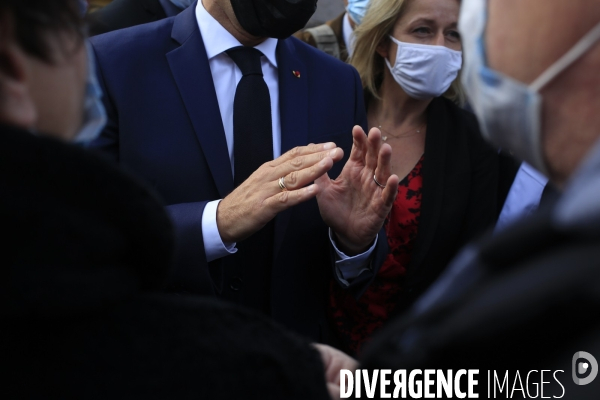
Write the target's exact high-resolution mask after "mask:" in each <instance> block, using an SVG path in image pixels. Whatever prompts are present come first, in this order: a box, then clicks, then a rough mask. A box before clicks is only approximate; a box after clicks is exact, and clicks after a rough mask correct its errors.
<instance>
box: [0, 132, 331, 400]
mask: <svg viewBox="0 0 600 400" xmlns="http://www.w3.org/2000/svg"><path fill="white" fill-rule="evenodd" d="M0 226H1V227H2V229H3V231H4V233H5V234H4V235H3V240H2V241H1V242H0V254H1V257H2V262H1V263H0V265H1V269H0V270H1V271H2V279H1V280H0V316H1V318H2V339H3V340H2V341H0V353H1V354H2V357H1V361H0V363H1V365H2V366H3V367H2V370H3V371H5V372H4V373H3V379H2V394H3V397H5V398H10V399H21V398H22V399H38V398H44V399H54V398H56V399H59V398H60V399H70V398H72V399H134V398H143V399H174V398H177V399H188V398H189V399H198V398H206V399H211V400H213V399H241V398H252V399H253V398H256V399H273V400H278V399H298V400H300V399H323V400H325V399H328V398H329V397H328V394H327V390H326V385H325V381H324V371H323V366H322V364H321V361H320V358H319V355H318V353H317V352H316V351H315V350H314V349H312V348H311V346H309V344H308V343H307V342H305V341H304V340H303V339H300V338H299V337H296V336H293V335H290V334H288V333H287V332H285V331H284V330H283V329H281V328H280V327H279V326H277V325H275V324H274V323H273V322H271V321H269V320H266V319H265V318H263V317H261V316H259V315H257V314H255V313H253V312H250V311H247V310H244V309H241V308H238V307H235V306H233V305H227V304H222V303H220V302H218V301H217V300H208V299H202V298H200V297H189V296H182V295H166V294H159V293H158V291H159V290H160V288H161V287H162V285H163V282H164V278H165V276H166V274H167V272H168V270H169V261H170V259H171V257H172V254H173V244H172V243H173V228H172V226H171V222H170V221H169V219H168V218H167V215H166V213H165V211H164V208H163V207H162V206H161V204H160V201H159V200H158V199H157V198H156V197H155V196H154V195H153V194H152V193H151V192H150V191H149V190H147V189H145V188H144V187H143V186H141V185H140V184H139V183H138V182H137V181H136V180H135V179H134V178H132V177H130V176H128V175H126V174H124V173H123V172H122V171H121V170H120V169H118V168H117V167H116V166H113V164H112V163H108V162H106V161H105V160H103V159H102V158H100V157H97V156H94V155H92V154H90V153H88V152H87V151H85V150H83V149H81V148H78V147H75V146H73V145H69V144H65V143H62V142H60V141H57V140H53V139H48V138H43V137H36V136H33V135H32V134H30V133H29V132H26V131H23V130H20V129H15V128H11V127H6V126H2V125H0Z"/></svg>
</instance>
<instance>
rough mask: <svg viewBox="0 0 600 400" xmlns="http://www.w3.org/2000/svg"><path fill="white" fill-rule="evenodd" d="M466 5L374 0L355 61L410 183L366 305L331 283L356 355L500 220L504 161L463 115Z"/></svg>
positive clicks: (401, 194)
mask: <svg viewBox="0 0 600 400" xmlns="http://www.w3.org/2000/svg"><path fill="white" fill-rule="evenodd" d="M459 6H460V2H459V1H458V0H405V1H403V0H397V1H389V0H371V3H370V6H369V8H368V11H367V13H366V15H365V17H364V19H363V20H362V23H361V25H360V26H359V27H358V28H357V30H356V32H355V33H356V47H355V52H354V55H353V57H352V60H351V64H352V65H353V66H355V67H356V68H357V71H358V73H359V74H360V76H361V79H362V83H363V87H364V91H365V104H366V107H367V118H368V123H369V126H370V127H371V128H378V129H380V130H381V132H382V138H383V140H384V141H385V143H387V144H389V145H390V146H391V147H392V160H391V169H392V172H393V173H394V174H395V175H397V176H398V177H399V178H400V179H401V182H400V185H399V188H398V195H397V196H396V200H395V202H394V205H393V207H392V210H391V213H390V214H389V216H388V218H387V220H386V224H385V229H386V234H387V238H388V245H389V252H388V255H387V258H386V260H385V262H384V264H383V266H382V267H381V269H380V270H379V272H378V274H377V276H376V277H375V279H374V281H373V283H371V285H370V286H369V288H368V289H367V290H366V291H365V293H364V294H363V295H362V296H361V297H360V298H358V299H357V298H355V297H354V296H352V294H351V293H349V292H348V291H346V290H344V288H343V287H341V286H339V285H333V284H332V285H331V294H330V307H331V312H332V314H333V319H334V322H335V324H336V328H337V333H338V334H339V335H340V337H341V338H342V339H343V341H344V343H345V344H346V345H347V346H348V347H349V348H350V350H351V351H352V352H353V353H355V352H356V351H358V350H359V349H360V347H361V345H362V344H363V343H364V342H365V341H367V340H368V339H369V338H370V336H371V335H372V334H373V333H374V332H375V331H377V330H378V329H379V328H381V326H383V325H384V324H385V323H386V321H387V320H388V319H389V318H391V317H392V316H394V315H396V314H399V313H401V312H403V311H405V310H406V309H407V308H408V307H409V306H410V305H411V304H412V303H413V302H414V300H415V299H416V298H417V297H418V296H420V295H421V294H422V293H423V292H424V291H425V290H426V289H427V288H428V287H429V285H431V283H432V282H434V280H435V279H436V278H437V277H438V276H439V275H440V273H441V272H442V271H443V270H444V268H445V267H446V266H447V265H448V263H449V262H450V261H451V260H452V258H453V257H454V256H455V255H456V253H457V252H458V251H459V250H460V249H461V248H462V247H463V246H464V245H465V244H467V243H468V242H469V241H470V240H472V239H473V238H475V237H477V235H478V234H481V233H483V231H484V230H485V229H487V228H490V227H492V226H493V224H494V222H495V218H496V212H497V209H496V199H497V195H496V190H497V186H498V156H497V152H496V151H494V150H493V148H492V147H491V146H489V145H488V144H487V143H486V142H485V141H484V140H483V138H482V137H481V133H480V132H479V126H478V125H477V121H476V119H475V116H474V115H473V114H472V113H470V112H468V111H465V110H463V109H462V108H461V107H460V102H461V100H462V97H463V89H462V86H461V83H460V81H459V78H458V75H459V71H460V69H461V67H462V53H461V50H462V45H461V40H460V35H459V33H458V16H459Z"/></svg>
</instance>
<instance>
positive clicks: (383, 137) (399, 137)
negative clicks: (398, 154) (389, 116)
mask: <svg viewBox="0 0 600 400" xmlns="http://www.w3.org/2000/svg"><path fill="white" fill-rule="evenodd" d="M424 126H425V125H421V126H419V127H417V128H416V129H415V128H413V129H411V130H409V131H406V132H404V133H401V134H399V135H394V134H392V133H391V132H390V131H388V130H386V129H383V128H382V127H381V125H379V126H378V127H377V128H379V130H380V131H381V132H385V133H386V134H388V135H390V136H391V137H393V138H394V139H404V138H407V137H411V136H415V135H418V134H419V133H421V129H422V128H423V127H424ZM413 131H414V132H415V133H413V134H412V135H407V134H408V133H412V132H413ZM381 139H382V140H383V141H384V142H385V141H387V140H388V137H387V136H383V135H382V136H381Z"/></svg>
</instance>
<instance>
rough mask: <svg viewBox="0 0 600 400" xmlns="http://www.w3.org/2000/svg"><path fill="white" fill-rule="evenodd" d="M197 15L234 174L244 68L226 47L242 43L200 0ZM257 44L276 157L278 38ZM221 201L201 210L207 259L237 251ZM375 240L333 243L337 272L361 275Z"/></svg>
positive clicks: (278, 141) (278, 136)
mask: <svg viewBox="0 0 600 400" xmlns="http://www.w3.org/2000/svg"><path fill="white" fill-rule="evenodd" d="M196 18H197V20H198V27H199V28H200V33H201V35H202V40H203V41H204V47H205V48H206V55H207V57H208V63H209V66H210V71H211V73H212V77H213V82H214V85H215V90H216V93H217V101H218V103H219V110H220V112H221V120H222V121H223V128H224V130H225V139H226V141H227V149H228V151H229V159H230V161H231V171H232V173H233V174H235V171H234V159H233V102H234V97H235V91H236V88H237V85H238V83H239V81H240V80H241V79H242V72H241V71H240V69H239V68H238V67H237V65H236V64H235V63H234V62H233V60H232V59H231V58H230V57H229V56H228V55H227V53H225V51H227V50H229V49H231V48H233V47H237V46H242V44H241V43H240V42H239V41H238V40H237V39H236V38H235V37H233V35H231V33H229V32H228V31H227V30H226V29H225V28H223V26H221V24H219V22H217V20H215V19H214V18H213V17H212V15H210V14H209V13H208V11H206V9H205V8H204V6H203V4H202V2H201V1H199V2H198V4H197V6H196ZM255 48H256V49H257V50H260V52H261V53H262V54H263V56H262V57H261V67H262V71H263V77H264V80H265V83H266V84H267V87H268V88H269V95H270V97H271V118H272V129H273V158H277V157H279V156H280V155H281V120H280V117H279V78H278V75H277V57H276V49H277V39H273V38H268V39H267V40H265V41H264V42H262V43H261V44H259V45H258V46H255ZM348 134H350V133H348ZM220 201H221V200H215V201H211V202H209V203H208V204H207V205H206V207H205V209H204V213H203V214H202V236H203V239H204V250H205V252H206V259H207V260H208V261H212V260H216V259H218V258H221V257H225V256H227V255H229V254H233V253H235V252H236V251H237V249H236V248H235V243H223V241H222V240H221V236H220V234H219V229H218V227H217V207H218V205H219V202H220ZM376 242H377V240H376V241H375V243H376ZM332 243H333V241H332ZM375 243H374V244H373V246H372V247H371V249H370V250H369V251H367V252H366V253H363V254H360V255H358V256H355V257H348V256H346V255H345V254H343V253H341V252H340V251H339V250H337V248H335V245H334V248H335V249H336V252H337V253H338V258H339V261H338V262H337V265H338V268H339V271H338V272H339V273H341V275H342V276H343V277H344V278H345V279H346V280H348V279H353V278H354V277H356V276H358V275H359V274H360V273H361V272H362V271H363V270H364V269H365V265H366V264H367V263H368V259H369V257H370V255H371V253H372V251H373V249H374V248H375Z"/></svg>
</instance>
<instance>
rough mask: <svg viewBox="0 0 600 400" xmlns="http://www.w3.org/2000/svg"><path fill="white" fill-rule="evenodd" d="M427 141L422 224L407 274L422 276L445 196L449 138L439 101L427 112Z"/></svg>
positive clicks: (434, 101) (446, 122)
mask: <svg viewBox="0 0 600 400" xmlns="http://www.w3.org/2000/svg"><path fill="white" fill-rule="evenodd" d="M427 115H428V116H427V137H426V138H425V160H424V163H423V202H422V204H421V220H420V222H419V232H418V234H417V239H416V242H415V250H416V251H415V252H414V254H413V255H412V258H411V260H410V267H409V274H410V275H411V276H414V275H415V274H421V273H422V272H423V271H422V270H423V268H421V267H420V266H421V264H422V263H423V261H424V260H425V257H426V256H427V255H428V253H429V252H430V251H431V243H432V242H433V239H434V237H435V234H436V231H437V229H438V222H439V220H440V213H441V211H442V203H443V200H444V196H445V195H446V194H447V193H445V191H444V182H445V165H446V140H447V138H448V135H449V133H448V126H449V125H450V122H449V121H448V113H447V111H446V109H445V107H444V101H443V100H442V99H434V100H433V102H432V103H431V105H430V106H429V109H428V110H427Z"/></svg>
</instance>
